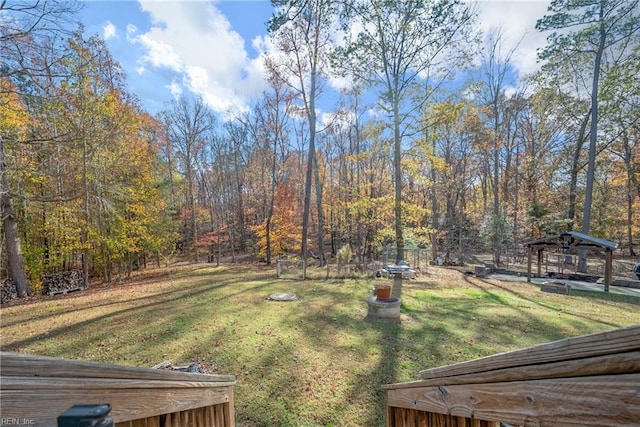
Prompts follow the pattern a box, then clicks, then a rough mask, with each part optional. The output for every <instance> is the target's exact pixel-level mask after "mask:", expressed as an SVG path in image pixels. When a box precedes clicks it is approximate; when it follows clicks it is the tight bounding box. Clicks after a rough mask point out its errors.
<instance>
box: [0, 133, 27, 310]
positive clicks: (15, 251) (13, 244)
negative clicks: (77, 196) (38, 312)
mask: <svg viewBox="0 0 640 427" xmlns="http://www.w3.org/2000/svg"><path fill="white" fill-rule="evenodd" d="M0 186H1V188H0V193H1V194H0V211H1V212H2V228H3V231H4V237H5V242H6V245H7V262H8V269H9V278H10V279H11V280H12V282H13V284H14V285H15V287H16V292H17V294H18V297H20V298H24V297H26V296H27V295H31V291H30V289H29V281H28V280H27V274H26V273H25V271H24V262H23V259H22V248H21V246H20V237H19V234H18V221H17V219H16V216H15V212H14V211H13V204H12V202H11V192H10V189H9V183H8V181H7V165H6V163H5V160H4V141H3V139H2V135H0Z"/></svg>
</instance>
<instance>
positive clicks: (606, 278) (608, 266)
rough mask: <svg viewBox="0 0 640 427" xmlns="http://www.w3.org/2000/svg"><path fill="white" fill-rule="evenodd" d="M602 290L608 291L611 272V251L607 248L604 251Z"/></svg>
mask: <svg viewBox="0 0 640 427" xmlns="http://www.w3.org/2000/svg"><path fill="white" fill-rule="evenodd" d="M604 259H605V261H604V291H605V292H609V286H610V285H611V279H612V277H611V276H612V272H613V251H612V250H611V249H607V250H606V251H605V253H604Z"/></svg>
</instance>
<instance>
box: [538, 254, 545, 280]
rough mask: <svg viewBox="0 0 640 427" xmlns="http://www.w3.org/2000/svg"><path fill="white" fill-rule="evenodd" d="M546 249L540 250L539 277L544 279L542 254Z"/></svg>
mask: <svg viewBox="0 0 640 427" xmlns="http://www.w3.org/2000/svg"><path fill="white" fill-rule="evenodd" d="M543 252H544V249H538V277H542V253H543Z"/></svg>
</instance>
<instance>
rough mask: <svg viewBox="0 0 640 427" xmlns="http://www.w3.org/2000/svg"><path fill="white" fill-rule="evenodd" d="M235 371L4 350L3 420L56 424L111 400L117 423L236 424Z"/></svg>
mask: <svg viewBox="0 0 640 427" xmlns="http://www.w3.org/2000/svg"><path fill="white" fill-rule="evenodd" d="M234 384H235V377H234V376H233V375H205V374H191V373H186V372H175V371H168V370H158V369H149V368H133V367H127V366H118V365H106V364H102V363H95V362H84V361H77V360H67V359H58V358H52V357H43V356H31V355H23V354H14V353H4V352H0V418H1V419H2V420H3V424H4V425H8V424H12V425H25V426H26V425H31V426H56V425H57V417H58V415H60V414H62V413H63V412H64V411H65V410H67V409H68V408H69V407H71V406H73V405H74V404H81V403H109V404H111V406H112V408H113V409H112V411H111V418H112V419H113V421H114V422H115V423H116V426H131V427H143V426H146V427H152V426H153V427H156V426H157V427H165V426H167V427H179V426H191V427H233V426H235V420H234V409H233V386H234Z"/></svg>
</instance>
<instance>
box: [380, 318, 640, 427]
mask: <svg viewBox="0 0 640 427" xmlns="http://www.w3.org/2000/svg"><path fill="white" fill-rule="evenodd" d="M420 377H421V379H420V380H418V381H413V382H408V383H400V384H391V385H387V386H385V392H386V400H387V426H388V427H413V426H416V427H418V426H419V427H432V426H437V427H449V426H452V427H461V426H465V427H467V426H469V427H494V426H495V427H499V426H500V425H501V423H504V424H507V425H511V426H640V325H636V326H632V327H629V328H623V329H617V330H614V331H610V332H605V333H599V334H594V335H586V336H582V337H577V338H569V339H566V340H562V341H556V342H553V343H549V344H544V345H540V346H536V347H531V348H527V349H523V350H517V351H513V352H508V353H501V354H497V355H494V356H489V357H485V358H482V359H477V360H473V361H469V362H463V363H458V364H455V365H449V366H444V367H440V368H434V369H429V370H425V371H422V372H421V373H420Z"/></svg>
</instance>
